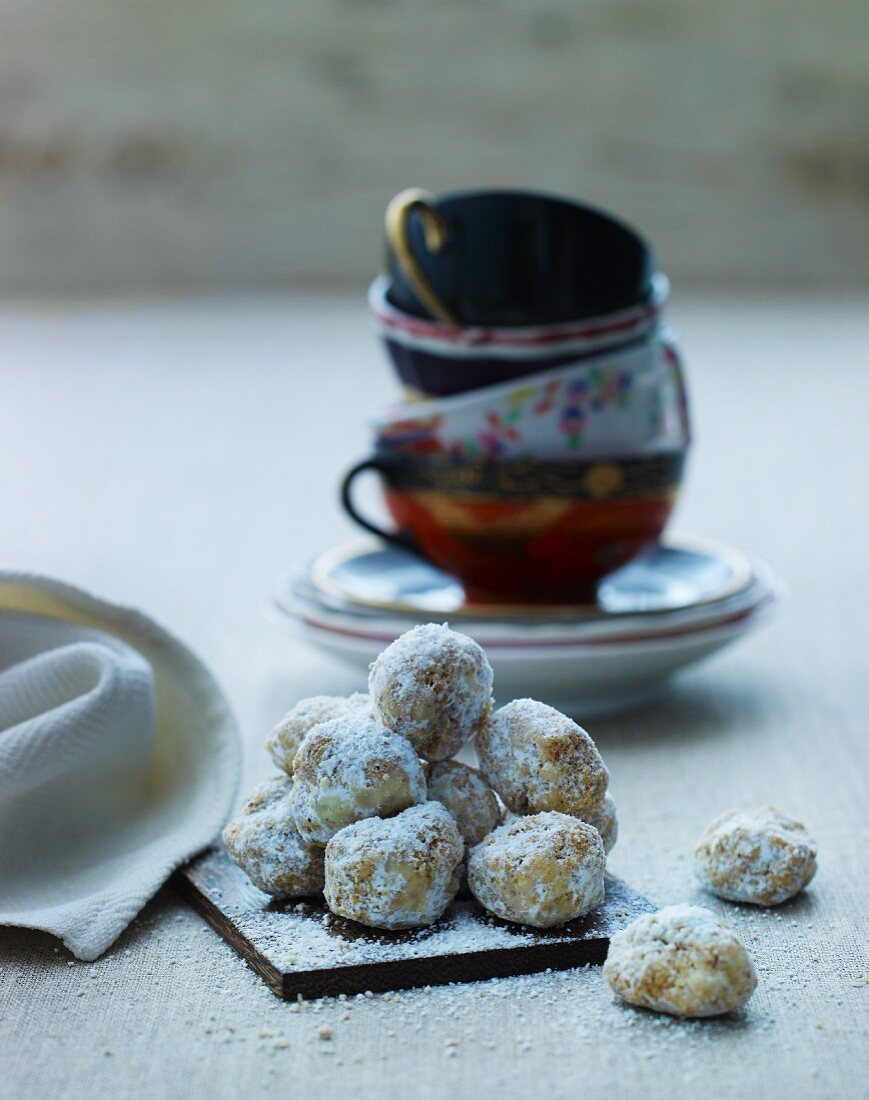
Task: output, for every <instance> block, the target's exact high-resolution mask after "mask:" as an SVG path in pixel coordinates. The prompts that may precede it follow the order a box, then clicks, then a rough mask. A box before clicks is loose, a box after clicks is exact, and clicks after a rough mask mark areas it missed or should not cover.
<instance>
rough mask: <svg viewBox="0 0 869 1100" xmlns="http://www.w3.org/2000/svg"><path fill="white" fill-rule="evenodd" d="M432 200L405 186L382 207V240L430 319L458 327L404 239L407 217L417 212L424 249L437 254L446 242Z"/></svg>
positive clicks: (418, 189)
mask: <svg viewBox="0 0 869 1100" xmlns="http://www.w3.org/2000/svg"><path fill="white" fill-rule="evenodd" d="M433 201H434V195H432V194H431V193H430V192H429V191H424V190H423V189H422V188H421V187H409V188H408V189H407V190H406V191H401V192H399V194H397V195H396V196H395V198H393V199H392V200H391V201H390V203H389V206H387V208H386V240H387V242H388V244H389V247H390V248H391V249H392V251H393V252H394V253H395V258H396V259H397V260H398V262H399V264H401V266H402V268H403V269H404V273H405V275H406V276H407V279H408V282H409V283H410V285H411V286H412V287H413V292H414V294H416V296H417V298H419V300H420V301H421V302H422V303H423V305H424V306H425V307H426V309H427V310H428V311H429V313H431V315H432V317H435V318H436V319H437V320H438V321H443V322H444V323H445V324H447V325H453V326H454V327H458V325H459V320H458V318H457V317H456V315H455V314H454V313H453V311H452V310H451V309H450V308H449V306H448V305H447V304H446V303H445V302H444V301H443V300H442V299H441V297H440V295H439V294H438V293H437V292H436V291H435V290H434V288H433V287H432V286H431V284H430V283H429V282H428V280H427V279H426V277H425V275H424V274H423V270H422V268H421V267H420V266H419V263H418V262H417V259H416V256H414V254H413V252H412V251H411V248H410V242H409V240H408V228H409V225H410V215H411V214H412V213H413V212H414V211H417V212H418V213H419V216H420V220H421V222H422V228H423V234H424V238H425V244H426V248H428V250H429V251H430V252H440V251H441V250H442V249H443V247H444V245H445V244H446V243H447V223H446V222H445V221H444V217H443V215H442V214H441V213H440V211H438V210H437V209H435V207H434V206H432V205H431V204H432V202H433Z"/></svg>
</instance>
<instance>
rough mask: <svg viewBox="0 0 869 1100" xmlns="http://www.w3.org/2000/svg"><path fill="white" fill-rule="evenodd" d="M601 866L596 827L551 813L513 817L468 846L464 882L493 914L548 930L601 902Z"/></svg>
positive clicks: (602, 858)
mask: <svg viewBox="0 0 869 1100" xmlns="http://www.w3.org/2000/svg"><path fill="white" fill-rule="evenodd" d="M605 869H606V855H605V853H604V849H603V842H602V840H601V838H600V834H599V833H598V831H597V829H595V828H594V827H593V826H591V825H588V824H587V823H586V822H584V821H580V820H578V819H577V818H575V817H570V816H568V815H567V814H560V813H553V812H549V813H541V814H532V815H530V816H528V817H516V818H513V820H512V821H510V822H508V824H506V825H501V826H500V827H499V828H498V829H495V831H494V832H492V833H490V834H489V835H488V836H487V837H486V838H485V839H484V840H483V841H482V842H481V843H480V844H478V845H477V846H476V847H475V848H473V849H471V854H470V858H469V859H468V885H469V886H470V889H471V893H472V894H473V895H474V897H475V898H476V899H477V901H478V902H479V903H480V904H481V905H482V906H483V907H484V908H486V909H488V910H489V912H490V913H494V914H495V916H497V917H501V918H502V919H503V920H508V921H513V922H514V923H516V924H530V925H532V926H533V927H535V928H551V927H553V926H554V925H557V924H564V923H565V921H569V920H574V919H575V918H576V917H583V916H585V914H586V913H588V912H589V911H590V910H591V909H594V908H595V907H596V906H598V905H600V904H601V903H602V902H603V900H604V871H605Z"/></svg>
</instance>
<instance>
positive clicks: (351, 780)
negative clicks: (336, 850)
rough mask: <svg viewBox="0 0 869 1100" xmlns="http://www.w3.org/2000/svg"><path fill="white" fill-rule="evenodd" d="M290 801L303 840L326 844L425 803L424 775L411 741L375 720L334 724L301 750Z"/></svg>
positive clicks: (325, 725)
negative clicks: (367, 821)
mask: <svg viewBox="0 0 869 1100" xmlns="http://www.w3.org/2000/svg"><path fill="white" fill-rule="evenodd" d="M290 801H291V803H292V807H293V814H294V816H295V819H296V825H297V827H298V830H299V832H300V833H301V835H302V837H303V838H304V839H305V840H307V841H316V842H318V843H320V844H325V843H326V842H327V841H328V840H329V839H330V837H332V836H334V835H335V833H337V832H338V830H339V829H343V828H344V826H345V825H350V824H352V822H354V821H359V820H360V819H361V818H364V817H375V816H381V817H388V816H389V815H390V814H394V813H397V812H398V811H399V810H403V809H405V808H406V807H407V806H413V805H414V804H415V803H417V802H424V801H425V775H424V774H423V770H422V764H421V763H420V761H419V757H418V756H417V755H416V753H415V752H414V751H413V747H412V746H411V744H410V742H409V741H408V740H407V738H406V737H402V736H401V734H398V733H393V732H392V731H391V730H387V729H384V728H383V726H381V725H378V723H377V722H374V721H372V720H370V719H366V718H353V717H350V718H333V719H332V721H331V722H322V723H321V724H320V725H319V726H315V727H314V728H313V729H312V730H311V732H310V733H309V734H307V736H306V737H305V739H304V741H303V742H302V744H301V745H300V747H299V751H298V752H297V753H296V759H295V762H294V764H293V789H292V794H291V795H290Z"/></svg>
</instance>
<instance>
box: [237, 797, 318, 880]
mask: <svg viewBox="0 0 869 1100" xmlns="http://www.w3.org/2000/svg"><path fill="white" fill-rule="evenodd" d="M290 787H291V783H290V780H289V779H288V778H287V777H286V776H275V777H274V778H273V779H270V780H268V781H267V782H265V783H263V784H261V785H260V786H259V787H257V788H256V789H255V790H254V791H253V793H252V794H251V796H250V797H249V798H248V800H247V802H246V803H245V805H244V807H243V808H242V812H241V814H240V815H239V816H238V817H237V818H236V819H235V820H234V821H231V822H230V823H229V825H227V827H226V828H225V829H224V831H223V842H224V844H225V845H226V850H227V851H228V852H229V854H230V856H231V857H232V858H233V859H234V860H235V862H236V863H237V864H238V865H239V866H240V867H241V868H243V870H244V871H245V873H246V874H247V875H248V877H249V878H250V880H251V882H253V884H254V885H255V886H257V887H258V888H259V889H260V890H263V891H265V893H267V894H271V895H273V896H275V897H299V896H301V897H304V896H306V895H310V894H311V893H316V892H318V891H319V890H322V888H323V850H322V848H319V847H317V846H314V845H311V844H307V843H305V841H303V840H302V838H301V836H300V835H299V832H298V830H297V829H296V823H295V820H294V818H293V814H292V808H291V806H290V799H289V793H290Z"/></svg>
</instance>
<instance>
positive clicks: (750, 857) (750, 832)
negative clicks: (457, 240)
mask: <svg viewBox="0 0 869 1100" xmlns="http://www.w3.org/2000/svg"><path fill="white" fill-rule="evenodd" d="M694 867H695V870H696V872H697V877H698V879H699V880H700V882H701V883H702V884H703V885H704V886H705V887H706V889H707V890H711V891H712V893H713V894H717V895H718V897H720V898H726V899H727V900H728V901H743V902H750V903H751V904H752V905H780V904H781V903H782V902H783V901H787V900H788V898H792V897H793V896H794V895H795V894H798V893H799V892H800V890H802V889H803V888H804V887H805V886H807V885H808V884H809V883H810V882H811V881H812V879H813V878H814V875H815V871H816V870H817V869H818V846H817V844H816V843H815V841H814V840H813V839H812V837H811V836H810V834H809V833H808V831H807V830H806V827H805V825H802V824H801V823H800V822H799V821H794V819H793V818H790V817H786V816H785V815H784V814H783V813H781V812H780V811H779V810H777V809H776V808H775V806H761V807H760V808H758V809H755V810H727V811H726V812H725V813H723V814H721V815H720V817H716V818H715V820H714V821H713V822H711V823H710V824H709V825H708V826H707V827H706V830H705V832H704V833H703V835H702V836H701V837H700V840H699V841H698V843H697V847H696V848H695V849H694Z"/></svg>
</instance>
